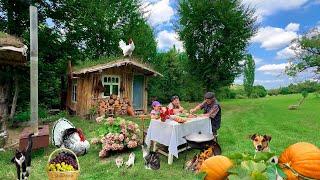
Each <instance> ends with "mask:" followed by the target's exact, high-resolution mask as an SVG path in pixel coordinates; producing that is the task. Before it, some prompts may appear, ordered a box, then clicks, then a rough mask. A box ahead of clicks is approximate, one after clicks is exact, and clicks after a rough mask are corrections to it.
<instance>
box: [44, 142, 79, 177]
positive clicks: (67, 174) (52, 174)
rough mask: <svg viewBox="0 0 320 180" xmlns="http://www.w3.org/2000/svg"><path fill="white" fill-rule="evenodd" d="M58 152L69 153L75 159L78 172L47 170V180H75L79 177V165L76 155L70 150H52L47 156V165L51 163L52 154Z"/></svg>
mask: <svg viewBox="0 0 320 180" xmlns="http://www.w3.org/2000/svg"><path fill="white" fill-rule="evenodd" d="M59 152H69V153H71V154H73V155H74V157H76V161H77V164H78V170H77V171H49V170H48V169H47V174H48V178H49V180H77V179H78V177H79V175H80V163H79V160H78V157H77V155H76V154H75V153H74V152H73V151H71V150H70V149H66V148H59V149H56V150H54V151H53V152H52V153H51V154H50V156H49V159H48V165H49V163H50V161H51V158H52V156H53V155H54V154H57V153H59Z"/></svg>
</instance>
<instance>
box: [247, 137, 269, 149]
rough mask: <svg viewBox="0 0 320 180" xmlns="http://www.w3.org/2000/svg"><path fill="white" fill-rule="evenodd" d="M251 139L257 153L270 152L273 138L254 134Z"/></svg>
mask: <svg viewBox="0 0 320 180" xmlns="http://www.w3.org/2000/svg"><path fill="white" fill-rule="evenodd" d="M250 139H251V140H252V142H253V146H254V147H255V151H256V152H270V147H269V142H270V141H271V136H268V135H259V134H253V135H251V136H250Z"/></svg>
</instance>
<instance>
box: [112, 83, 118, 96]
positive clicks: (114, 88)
mask: <svg viewBox="0 0 320 180" xmlns="http://www.w3.org/2000/svg"><path fill="white" fill-rule="evenodd" d="M118 91H119V86H118V85H113V86H112V94H115V95H119V93H118Z"/></svg>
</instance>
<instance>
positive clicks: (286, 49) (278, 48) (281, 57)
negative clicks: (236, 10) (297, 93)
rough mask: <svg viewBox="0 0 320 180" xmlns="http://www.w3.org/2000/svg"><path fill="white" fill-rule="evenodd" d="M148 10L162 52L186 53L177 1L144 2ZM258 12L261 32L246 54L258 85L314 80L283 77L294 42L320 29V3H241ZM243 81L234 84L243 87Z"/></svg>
mask: <svg viewBox="0 0 320 180" xmlns="http://www.w3.org/2000/svg"><path fill="white" fill-rule="evenodd" d="M144 2H145V7H146V9H147V10H148V12H149V13H148V14H146V18H147V20H148V22H149V24H150V25H151V26H152V28H153V29H154V33H155V37H156V40H157V43H158V50H159V51H167V50H168V49H170V48H171V47H172V46H173V45H175V46H176V48H178V49H179V50H181V51H184V48H183V42H181V41H180V40H179V36H178V34H177V33H176V31H175V24H176V23H177V22H178V20H179V15H178V0H144ZM242 3H244V4H246V5H250V6H251V7H255V8H256V15H257V17H258V23H259V24H260V26H259V29H258V32H257V33H256V35H255V36H253V37H252V38H251V40H250V45H249V47H248V48H247V51H248V52H249V53H250V54H252V55H253V57H254V60H255V63H256V71H255V84H256V85H258V84H260V85H263V86H265V87H266V88H267V89H272V88H278V87H283V86H287V85H289V84H290V83H297V82H301V81H305V80H312V79H314V78H315V75H314V73H312V71H311V70H310V71H308V72H304V73H301V74H299V76H298V77H288V76H286V75H285V73H284V69H285V67H286V66H287V65H288V58H290V57H292V55H293V51H292V50H291V49H290V44H291V42H292V40H294V39H295V38H297V37H299V36H300V35H302V34H304V33H306V32H307V31H308V30H309V29H310V28H312V27H315V26H319V27H320V0H242ZM242 81H243V80H242V77H241V76H240V77H238V78H236V80H235V82H234V83H235V84H242Z"/></svg>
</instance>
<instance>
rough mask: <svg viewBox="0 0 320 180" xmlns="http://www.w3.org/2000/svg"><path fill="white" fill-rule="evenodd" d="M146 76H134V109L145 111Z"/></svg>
mask: <svg viewBox="0 0 320 180" xmlns="http://www.w3.org/2000/svg"><path fill="white" fill-rule="evenodd" d="M143 91H144V76H143V75H134V77H133V108H134V110H142V109H143Z"/></svg>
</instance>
